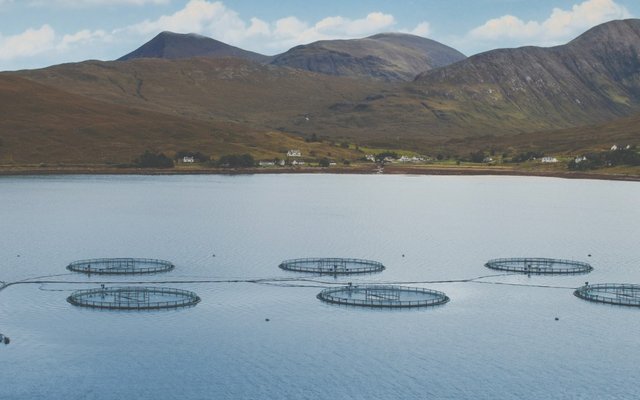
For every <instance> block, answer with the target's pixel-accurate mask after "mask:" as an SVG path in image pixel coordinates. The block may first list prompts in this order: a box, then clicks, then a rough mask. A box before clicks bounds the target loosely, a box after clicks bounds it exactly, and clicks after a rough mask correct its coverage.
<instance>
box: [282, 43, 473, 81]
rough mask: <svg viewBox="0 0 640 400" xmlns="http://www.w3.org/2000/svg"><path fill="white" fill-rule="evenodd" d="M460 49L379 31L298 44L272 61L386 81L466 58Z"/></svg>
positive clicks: (407, 77)
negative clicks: (351, 37) (361, 35)
mask: <svg viewBox="0 0 640 400" xmlns="http://www.w3.org/2000/svg"><path fill="white" fill-rule="evenodd" d="M465 58H466V57H465V55H464V54H462V53H460V52H459V51H457V50H455V49H453V48H451V47H448V46H445V45H443V44H441V43H438V42H436V41H434V40H431V39H426V38H423V37H420V36H415V35H411V34H406V33H379V34H376V35H373V36H369V37H366V38H363V39H347V40H321V41H318V42H314V43H310V44H307V45H301V46H296V47H294V48H292V49H290V50H289V51H287V52H285V53H283V54H280V55H278V56H276V57H275V58H274V60H273V61H272V64H275V65H284V66H288V67H292V68H298V69H305V70H308V71H313V72H319V73H323V74H328V75H337V76H356V77H366V78H375V79H382V80H386V81H403V80H405V81H406V80H411V79H413V78H414V77H415V76H416V75H417V74H418V73H420V72H422V71H426V70H429V69H432V68H438V67H442V66H445V65H449V64H452V63H454V62H457V61H460V60H463V59H465Z"/></svg>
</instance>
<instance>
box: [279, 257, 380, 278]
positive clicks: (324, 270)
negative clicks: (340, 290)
mask: <svg viewBox="0 0 640 400" xmlns="http://www.w3.org/2000/svg"><path fill="white" fill-rule="evenodd" d="M279 267H280V268H281V269H284V270H286V271H295V272H312V273H316V274H335V275H338V274H340V275H349V274H365V273H373V272H380V271H382V270H384V268H385V267H384V265H382V263H380V262H377V261H370V260H360V259H357V258H297V259H295V260H286V261H283V262H282V263H280V265H279Z"/></svg>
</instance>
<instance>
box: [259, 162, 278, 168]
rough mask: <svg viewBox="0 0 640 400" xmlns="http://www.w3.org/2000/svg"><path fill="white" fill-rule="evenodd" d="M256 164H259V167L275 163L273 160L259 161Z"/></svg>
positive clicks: (270, 165)
mask: <svg viewBox="0 0 640 400" xmlns="http://www.w3.org/2000/svg"><path fill="white" fill-rule="evenodd" d="M258 165H260V166H261V167H272V166H274V165H276V163H275V162H273V161H260V162H259V163H258Z"/></svg>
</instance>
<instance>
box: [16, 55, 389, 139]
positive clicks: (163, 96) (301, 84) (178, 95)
mask: <svg viewBox="0 0 640 400" xmlns="http://www.w3.org/2000/svg"><path fill="white" fill-rule="evenodd" d="M19 75H20V76H22V77H25V78H28V79H31V80H34V81H37V82H40V83H42V84H46V85H48V86H53V87H56V88H58V89H61V90H65V91H69V92H73V93H76V94H80V95H83V96H87V97H92V98H95V99H98V100H101V101H107V102H110V103H115V104H120V105H127V106H132V107H136V108H143V109H147V110H153V111H158V112H163V113H166V114H171V115H177V116H180V117H185V118H190V119H198V120H204V121H208V120H211V119H225V120H229V121H232V122H236V123H242V124H249V125H252V126H255V127H258V128H260V129H277V128H281V127H289V128H291V127H293V129H294V130H296V127H300V128H301V129H300V130H301V131H302V134H303V135H304V134H308V135H310V134H311V133H314V132H313V131H311V130H308V131H305V130H304V129H303V128H304V122H307V119H306V118H307V117H309V116H310V115H312V114H315V113H316V110H324V109H328V107H329V106H330V105H331V104H334V103H335V102H336V101H346V102H352V101H355V100H356V99H359V98H362V97H366V94H367V93H369V92H372V91H380V90H382V89H383V88H384V87H385V85H384V84H383V83H375V84H372V83H371V82H363V81H359V80H356V79H350V78H336V77H331V76H325V75H320V74H315V73H311V72H307V71H301V70H295V69H291V68H283V67H275V66H269V65H262V64H258V63H253V62H250V61H246V60H240V59H235V58H222V59H210V58H194V59H188V60H164V59H139V60H132V61H115V62H99V61H86V62H82V63H75V64H63V65H58V66H53V67H49V68H45V69H41V70H33V71H23V72H20V73H19ZM310 119H311V118H310ZM299 123H302V125H300V126H299V125H298V124H299ZM326 133H327V134H328V132H326Z"/></svg>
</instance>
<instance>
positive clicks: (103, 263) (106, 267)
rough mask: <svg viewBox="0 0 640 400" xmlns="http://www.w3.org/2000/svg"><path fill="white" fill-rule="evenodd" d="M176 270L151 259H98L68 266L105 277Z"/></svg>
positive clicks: (160, 261)
mask: <svg viewBox="0 0 640 400" xmlns="http://www.w3.org/2000/svg"><path fill="white" fill-rule="evenodd" d="M174 268H175V266H174V265H173V264H172V263H171V262H169V261H164V260H155V259H151V258H96V259H92V260H80V261H74V262H72V263H71V264H69V265H67V269H68V270H69V271H75V272H84V273H85V274H103V275H109V274H110V275H133V274H153V273H156V272H166V271H171V270H172V269H174Z"/></svg>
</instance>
